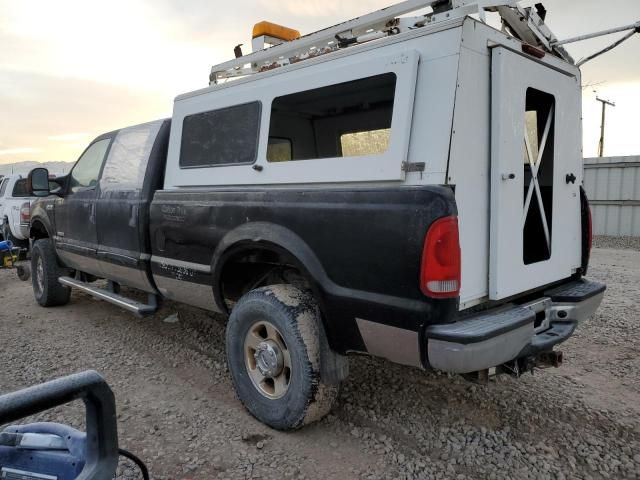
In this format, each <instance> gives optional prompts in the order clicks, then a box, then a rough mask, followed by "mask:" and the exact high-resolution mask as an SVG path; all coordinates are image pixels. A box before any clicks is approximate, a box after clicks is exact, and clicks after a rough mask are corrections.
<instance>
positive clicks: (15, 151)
mask: <svg viewBox="0 0 640 480" xmlns="http://www.w3.org/2000/svg"><path fill="white" fill-rule="evenodd" d="M41 151H42V149H40V148H31V147H21V148H7V149H5V150H0V157H2V156H6V155H27V154H32V153H40V152H41Z"/></svg>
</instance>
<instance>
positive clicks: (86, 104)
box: [0, 68, 173, 163]
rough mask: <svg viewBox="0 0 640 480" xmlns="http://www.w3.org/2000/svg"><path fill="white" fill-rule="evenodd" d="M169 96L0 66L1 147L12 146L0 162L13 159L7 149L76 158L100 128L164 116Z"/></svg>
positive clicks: (169, 104) (44, 157) (45, 158)
mask: <svg viewBox="0 0 640 480" xmlns="http://www.w3.org/2000/svg"><path fill="white" fill-rule="evenodd" d="M4 85H7V86H10V88H5V87H3V86H4ZM172 101H173V98H172V96H169V95H164V94H162V93H158V92H154V91H150V92H147V91H145V90H143V89H136V88H127V87H121V86H116V85H110V84H105V83H101V82H96V81H91V80H84V79H74V78H63V77H58V76H54V75H42V74H36V73H30V72H18V71H7V70H2V69H1V68H0V105H2V108H0V125H2V129H0V142H2V143H4V144H5V145H6V147H4V148H3V149H2V151H9V150H12V151H13V152H11V153H6V154H5V155H4V156H3V157H2V158H1V159H0V163H6V162H7V161H10V160H12V158H11V155H13V156H14V157H15V158H17V156H18V155H20V158H21V159H25V160H35V161H52V160H64V161H73V160H76V159H77V158H78V156H79V155H80V153H82V150H83V149H84V147H85V146H86V145H87V144H88V143H89V141H90V140H91V139H92V138H95V137H97V136H98V135H100V134H102V133H104V132H108V131H112V130H116V129H118V128H122V127H125V126H128V125H134V124H136V123H142V122H146V121H150V120H154V119H157V118H163V117H168V116H169V115H170V113H171V109H172V105H173V102H172ZM66 132H69V133H66ZM22 145H25V146H29V147H30V148H32V149H33V150H29V151H27V150H20V151H18V152H16V151H15V148H14V147H15V146H22ZM35 150H37V151H35ZM26 155H28V158H25V156H26Z"/></svg>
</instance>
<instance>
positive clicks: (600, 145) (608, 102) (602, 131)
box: [596, 97, 616, 157]
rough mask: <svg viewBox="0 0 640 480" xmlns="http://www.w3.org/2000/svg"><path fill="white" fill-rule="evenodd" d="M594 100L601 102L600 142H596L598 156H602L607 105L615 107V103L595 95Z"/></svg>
mask: <svg viewBox="0 0 640 480" xmlns="http://www.w3.org/2000/svg"><path fill="white" fill-rule="evenodd" d="M596 101H598V102H600V103H602V123H601V124H600V143H599V144H598V156H599V157H604V123H605V120H606V114H607V105H609V106H611V107H615V106H616V104H615V103H613V102H611V101H609V100H604V99H602V98H600V97H596Z"/></svg>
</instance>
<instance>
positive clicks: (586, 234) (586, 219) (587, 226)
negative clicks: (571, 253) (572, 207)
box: [580, 187, 593, 275]
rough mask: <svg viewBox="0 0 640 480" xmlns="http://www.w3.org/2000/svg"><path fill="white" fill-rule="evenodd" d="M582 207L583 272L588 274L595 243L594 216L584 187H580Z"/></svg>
mask: <svg viewBox="0 0 640 480" xmlns="http://www.w3.org/2000/svg"><path fill="white" fill-rule="evenodd" d="M580 207H581V210H582V215H581V217H582V274H583V275H586V274H587V271H588V270H589V260H590V258H591V247H592V245H593V218H592V217H591V207H590V206H589V199H588V198H587V193H586V192H585V190H584V188H583V187H580Z"/></svg>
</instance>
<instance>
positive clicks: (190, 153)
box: [180, 102, 262, 168]
mask: <svg viewBox="0 0 640 480" xmlns="http://www.w3.org/2000/svg"><path fill="white" fill-rule="evenodd" d="M261 110H262V106H261V103H260V102H252V103H246V104H243V105H236V106H232V107H227V108H222V109H219V110H211V111H208V112H203V113H197V114H195V115H189V116H188V117H185V119H184V122H183V124H182V144H181V148H180V168H198V167H217V166H225V165H242V164H252V163H254V162H255V161H256V158H257V155H258V138H259V133H260V112H261Z"/></svg>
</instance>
